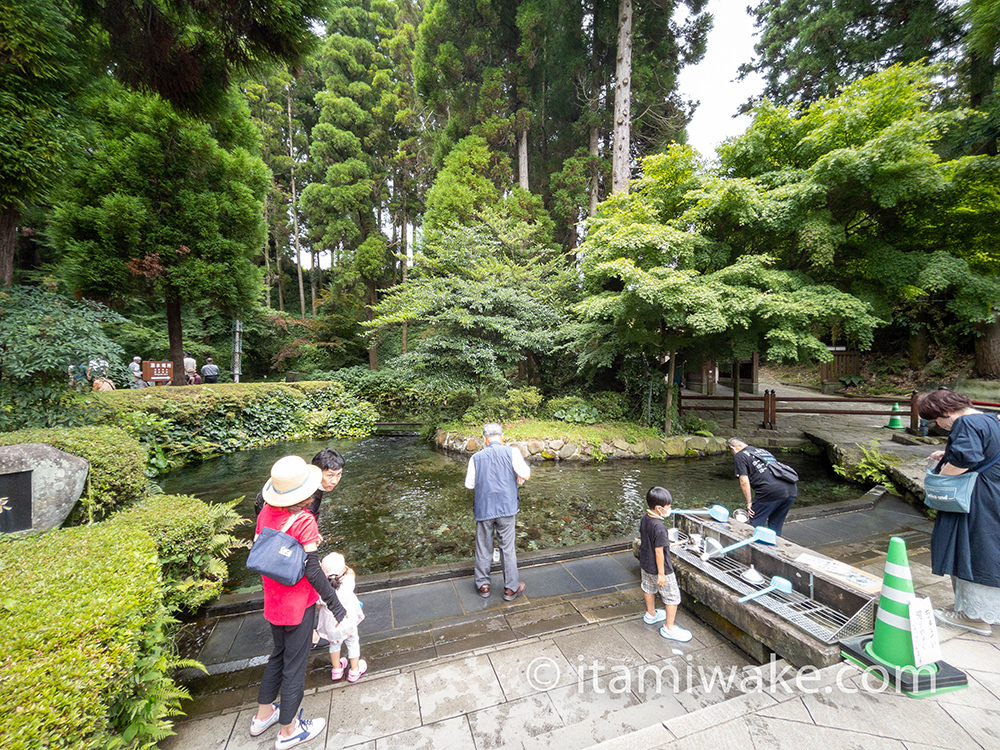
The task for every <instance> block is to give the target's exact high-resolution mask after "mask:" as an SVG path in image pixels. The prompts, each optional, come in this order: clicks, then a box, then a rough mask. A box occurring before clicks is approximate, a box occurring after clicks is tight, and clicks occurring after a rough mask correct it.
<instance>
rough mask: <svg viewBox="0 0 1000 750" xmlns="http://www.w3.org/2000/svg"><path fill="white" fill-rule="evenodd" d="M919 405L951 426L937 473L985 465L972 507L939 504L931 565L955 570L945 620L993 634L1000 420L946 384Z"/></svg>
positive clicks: (998, 584)
mask: <svg viewBox="0 0 1000 750" xmlns="http://www.w3.org/2000/svg"><path fill="white" fill-rule="evenodd" d="M917 410H918V412H919V414H920V416H921V417H923V418H924V419H933V420H934V421H935V423H936V424H937V426H938V427H940V428H941V429H943V430H947V431H948V433H949V434H948V442H947V443H946V444H945V448H944V450H943V451H934V452H933V453H931V454H930V456H928V458H929V459H931V460H934V461H937V462H938V466H937V473H939V474H945V475H953V476H954V475H958V474H964V473H965V472H967V471H978V470H979V467H980V466H982V467H983V469H982V471H981V473H980V474H979V477H978V478H977V479H976V484H975V486H974V487H973V490H972V497H971V500H970V502H969V512H968V513H949V512H946V511H942V510H939V511H938V512H937V516H936V517H935V519H934V531H933V532H932V533H931V570H932V571H933V572H934V573H935V574H936V575H939V576H943V575H950V576H951V585H952V587H953V588H954V590H955V606H954V607H953V608H952V609H947V610H944V609H935V610H934V616H935V617H936V618H937V619H938V620H939V621H940V622H942V623H944V624H945V625H951V626H952V627H956V628H961V629H963V630H968V631H970V632H973V633H978V634H980V635H991V634H992V632H993V628H992V626H993V625H996V624H997V623H1000V463H994V464H993V465H992V466H988V464H989V462H990V461H992V460H993V459H995V458H996V457H997V455H998V454H1000V420H998V418H997V415H996V414H985V413H983V412H981V411H979V410H978V409H975V408H973V406H972V402H971V401H970V400H969V398H968V396H963V395H962V394H960V393H955V392H953V391H947V390H944V389H942V390H937V391H931V392H930V393H924V394H921V395H920V396H919V397H918V401H917Z"/></svg>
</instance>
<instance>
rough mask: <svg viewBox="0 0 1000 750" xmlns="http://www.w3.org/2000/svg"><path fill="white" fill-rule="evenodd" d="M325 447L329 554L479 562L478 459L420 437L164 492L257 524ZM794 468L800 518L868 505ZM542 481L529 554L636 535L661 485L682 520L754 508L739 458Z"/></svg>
mask: <svg viewBox="0 0 1000 750" xmlns="http://www.w3.org/2000/svg"><path fill="white" fill-rule="evenodd" d="M325 447H332V448H335V449H337V450H338V451H340V452H341V453H342V454H343V455H344V459H345V461H346V465H345V467H344V477H343V479H342V480H341V482H340V484H339V485H338V486H337V488H336V489H334V491H333V492H331V493H328V494H327V495H326V497H325V499H324V501H323V506H322V509H321V512H320V519H319V526H320V533H321V534H322V535H323V538H324V542H323V544H322V545H321V547H320V552H321V553H325V552H329V551H332V550H338V551H340V552H342V553H343V554H344V556H345V557H346V558H347V561H348V563H349V564H350V565H351V566H352V567H354V569H355V570H357V571H358V573H359V574H366V573H380V572H385V571H390V570H398V569H402V568H413V567H419V566H423V565H433V564H436V563H446V562H456V561H462V560H471V559H472V544H473V536H474V523H473V520H472V492H471V490H466V489H465V487H464V481H465V469H466V465H467V463H468V458H465V457H459V456H453V455H450V454H444V453H440V452H438V451H435V450H434V449H432V448H431V447H430V446H429V445H428V444H427V443H425V442H424V441H422V440H420V439H419V438H417V437H415V436H414V437H384V436H373V437H368V438H365V439H363V440H350V441H348V440H343V441H336V440H335V441H328V440H308V441H296V442H290V443H281V444H279V445H274V446H270V447H268V448H261V449H258V450H252V451H243V452H240V453H232V454H227V455H224V456H220V457H218V458H214V459H211V460H209V461H205V462H202V463H198V464H191V465H188V466H185V467H182V468H179V469H175V470H174V471H172V472H170V473H169V474H167V475H166V476H165V477H163V478H162V479H161V481H160V485H161V487H162V488H163V490H164V492H167V493H170V494H193V495H197V496H199V497H201V498H202V499H203V500H206V501H208V502H226V501H229V500H233V499H236V498H242V500H241V502H240V504H239V505H238V506H237V510H238V511H239V512H240V514H241V515H243V516H244V517H246V518H248V519H252V518H253V514H254V510H253V502H254V498H255V497H256V496H257V492H258V491H259V490H260V488H261V487H262V486H263V484H264V482H265V481H266V480H267V478H268V473H269V471H270V468H271V464H272V463H273V462H274V461H276V460H277V459H278V458H280V457H281V456H285V455H288V454H291V453H294V454H298V455H301V456H302V457H303V458H305V459H306V460H307V461H308V460H310V459H311V458H312V456H313V455H314V454H315V453H316V452H317V451H319V450H320V449H321V448H325ZM782 460H783V461H785V462H786V463H788V464H790V465H792V466H794V467H795V468H796V470H797V471H798V472H799V476H800V481H799V499H798V501H797V505H798V506H803V505H817V504H822V503H830V502H836V501H839V500H847V499H850V498H853V497H856V496H857V495H859V494H860V492H859V490H858V488H857V487H856V486H852V485H849V484H847V483H844V482H842V481H840V480H839V479H838V478H837V477H836V475H835V474H834V473H833V472H832V471H831V470H830V468H829V465H828V464H827V462H826V460H825V459H824V458H822V457H817V456H812V455H808V454H804V453H789V454H787V455H783V456H782ZM531 472H532V474H531V480H530V481H529V482H528V483H527V484H525V485H524V486H523V487H522V488H521V506H520V512H519V513H518V528H517V546H518V550H522V551H528V550H538V549H549V548H553V547H565V546H570V545H574V544H581V543H584V542H593V541H601V540H605V539H610V538H613V537H617V536H622V535H624V534H629V533H632V532H634V531H636V529H637V527H638V523H639V519H640V517H641V516H642V513H643V512H644V510H645V501H644V497H645V493H646V490H647V489H649V488H650V487H651V486H653V485H656V484H659V485H662V486H664V487H666V488H667V489H669V490H670V491H671V493H672V494H673V497H674V505H675V506H676V507H678V508H692V507H702V506H707V505H713V504H715V503H718V504H720V505H724V506H726V507H727V508H730V509H735V508H739V507H741V506H742V505H743V497H742V494H741V493H740V489H739V486H738V484H737V482H736V480H735V478H734V475H733V460H732V457H731V456H729V455H728V454H727V455H724V456H710V457H706V458H682V459H677V458H672V459H664V460H651V461H639V460H633V461H629V460H622V461H608V462H606V463H603V464H579V463H570V462H560V463H556V462H551V461H546V462H544V463H541V464H532V465H531ZM252 532H253V526H252V524H250V523H248V524H246V525H244V526H241V527H239V529H238V530H237V535H238V536H241V537H243V538H247V539H249V538H251V537H252ZM245 561H246V550H239V551H238V552H237V554H236V555H234V557H233V558H232V559H230V561H229V569H230V581H229V585H228V590H230V591H246V590H252V589H256V588H259V587H260V577H259V576H257V575H255V574H253V573H249V572H248V571H247V570H246V568H245V567H244V564H245Z"/></svg>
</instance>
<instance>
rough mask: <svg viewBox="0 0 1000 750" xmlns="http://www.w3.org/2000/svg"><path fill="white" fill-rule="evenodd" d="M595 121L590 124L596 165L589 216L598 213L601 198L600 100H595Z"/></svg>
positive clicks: (592, 149) (591, 187) (591, 183)
mask: <svg viewBox="0 0 1000 750" xmlns="http://www.w3.org/2000/svg"><path fill="white" fill-rule="evenodd" d="M593 106H594V112H593V113H592V114H593V117H594V120H595V121H594V123H593V124H592V125H591V126H590V155H591V156H592V157H594V166H593V168H592V170H591V173H590V206H589V207H588V209H587V216H593V215H594V214H596V213H597V204H598V203H600V200H601V195H600V193H601V168H600V166H599V165H598V164H597V159H598V158H599V157H600V155H601V150H600V138H599V133H600V131H599V130H598V128H597V121H596V120H597V106H598V102H597V100H596V99H595V100H594V105H593Z"/></svg>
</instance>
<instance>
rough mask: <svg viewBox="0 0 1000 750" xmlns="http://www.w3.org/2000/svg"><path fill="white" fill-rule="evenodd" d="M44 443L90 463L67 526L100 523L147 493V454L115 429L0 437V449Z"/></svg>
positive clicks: (69, 429)
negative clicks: (9, 446)
mask: <svg viewBox="0 0 1000 750" xmlns="http://www.w3.org/2000/svg"><path fill="white" fill-rule="evenodd" d="M18 443H46V444H48V445H51V446H52V447H54V448H58V449H59V450H61V451H65V452H66V453H72V454H73V455H74V456H79V457H80V458H85V459H86V460H87V461H89V462H90V475H89V477H88V479H87V486H86V487H85V488H84V494H83V497H82V498H81V499H80V503H79V504H78V505H77V507H76V508H75V509H74V510H73V512H72V513H71V514H70V517H69V519H68V523H70V524H75V523H81V522H84V521H88V520H99V519H101V518H104V517H105V516H107V515H108V514H109V513H112V512H114V511H116V510H120V509H121V508H125V507H127V506H129V505H131V504H133V503H134V502H136V501H137V500H139V499H140V498H142V497H144V496H145V495H146V493H147V491H148V480H147V478H146V450H145V449H144V448H143V447H142V445H140V444H139V441H138V440H136V439H135V438H133V437H131V436H130V435H129V434H128V433H126V432H125V431H124V430H120V429H118V428H117V427H67V428H60V429H56V428H51V429H37V430H18V431H17V432H5V433H0V445H16V444H18Z"/></svg>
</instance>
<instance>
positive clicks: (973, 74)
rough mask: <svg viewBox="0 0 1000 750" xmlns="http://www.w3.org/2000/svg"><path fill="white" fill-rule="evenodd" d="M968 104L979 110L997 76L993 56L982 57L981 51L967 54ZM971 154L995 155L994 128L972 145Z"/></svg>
mask: <svg viewBox="0 0 1000 750" xmlns="http://www.w3.org/2000/svg"><path fill="white" fill-rule="evenodd" d="M968 63H969V104H970V105H971V106H972V108H973V109H979V108H980V107H981V106H982V105H983V103H984V102H986V101H988V100H989V99H990V98H991V96H992V94H993V85H994V81H995V80H996V76H997V66H996V65H995V64H994V63H993V56H991V55H984V54H982V52H981V51H978V50H970V52H969V58H968ZM972 153H974V154H986V155H988V156H996V155H997V136H996V128H991V129H990V130H989V135H986V136H985V137H983V138H981V139H980V140H979V141H978V142H977V143H974V144H973V145H972Z"/></svg>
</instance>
